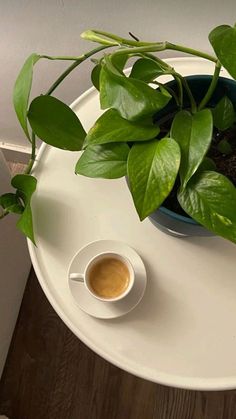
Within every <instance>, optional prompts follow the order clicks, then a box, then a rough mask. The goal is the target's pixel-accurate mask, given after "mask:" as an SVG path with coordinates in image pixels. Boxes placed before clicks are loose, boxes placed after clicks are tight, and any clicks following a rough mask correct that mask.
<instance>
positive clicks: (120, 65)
mask: <svg viewBox="0 0 236 419" xmlns="http://www.w3.org/2000/svg"><path fill="white" fill-rule="evenodd" d="M128 58H129V55H128V54H122V55H111V62H112V64H113V65H114V66H115V67H116V68H117V70H119V71H121V72H122V71H123V70H124V67H125V64H126V62H127V60H128Z"/></svg>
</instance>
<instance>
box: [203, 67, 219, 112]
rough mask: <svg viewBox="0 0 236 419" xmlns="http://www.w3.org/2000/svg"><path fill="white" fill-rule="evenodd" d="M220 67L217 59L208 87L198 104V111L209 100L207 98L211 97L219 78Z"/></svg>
mask: <svg viewBox="0 0 236 419" xmlns="http://www.w3.org/2000/svg"><path fill="white" fill-rule="evenodd" d="M220 69H221V64H220V62H219V61H217V63H216V66H215V71H214V74H213V77H212V80H211V84H210V86H209V88H208V91H207V92H206V94H205V96H204V98H203V99H202V101H201V103H200V105H199V106H198V110H199V111H200V110H201V109H203V108H204V107H205V106H206V105H207V103H208V102H209V100H210V99H211V97H212V94H213V93H214V91H215V88H216V85H217V82H218V79H219V75H220Z"/></svg>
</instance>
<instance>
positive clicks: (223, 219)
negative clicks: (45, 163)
mask: <svg viewBox="0 0 236 419" xmlns="http://www.w3.org/2000/svg"><path fill="white" fill-rule="evenodd" d="M130 35H131V38H130V39H123V38H121V37H119V36H116V35H113V34H110V33H107V32H102V31H95V30H94V31H86V32H84V33H83V34H82V38H84V39H86V40H90V41H94V42H97V43H98V44H99V46H98V47H97V48H95V49H93V50H91V51H89V52H88V53H86V54H83V55H81V56H79V57H77V56H75V57H50V56H46V55H38V54H32V55H31V56H30V57H29V58H28V59H27V60H26V62H25V64H24V65H23V68H22V70H21V71H20V74H19V76H18V78H17V80H16V83H15V87H14V106H15V110H16V114H17V117H18V119H19V122H20V124H21V126H22V128H23V130H24V132H25V134H26V136H27V138H28V139H29V141H30V142H31V145H32V154H31V159H30V161H29V164H28V166H27V168H26V170H25V174H23V175H16V176H15V177H14V178H13V179H12V186H13V187H14V188H15V193H5V194H3V195H2V196H1V198H0V204H1V206H2V214H1V216H0V217H1V218H4V217H5V216H6V215H7V214H9V213H11V212H13V213H19V215H20V217H19V220H18V227H19V228H20V229H21V230H22V231H23V233H24V234H26V236H27V237H29V238H30V239H31V240H32V241H33V242H34V233H33V222H32V213H31V206H30V202H31V197H32V194H33V192H34V191H35V188H36V183H37V180H36V179H35V177H33V176H32V175H31V170H32V167H33V163H34V161H35V149H36V138H37V137H38V138H40V139H42V140H43V141H44V142H45V143H47V144H49V145H51V146H54V147H58V148H61V149H65V150H71V151H79V150H83V152H82V154H81V155H80V157H79V159H78V162H77V164H76V167H75V173H76V174H80V175H84V176H89V177H91V178H97V177H102V178H106V179H114V178H119V177H122V176H127V183H128V186H129V188H130V191H131V194H132V197H133V201H134V205H135V207H136V210H137V212H138V215H139V217H140V220H143V219H144V218H146V217H148V216H150V217H151V219H152V221H154V222H155V223H157V224H158V225H159V227H160V228H162V229H163V228H164V229H166V230H167V231H168V232H171V233H172V232H174V234H175V233H177V234H180V235H186V234H208V232H210V233H213V234H216V235H220V236H222V237H224V238H226V239H228V240H231V241H233V242H236V189H235V185H236V164H235V162H236V136H235V133H236V128H235V106H236V83H235V82H234V81H232V80H229V79H223V78H221V77H220V70H221V68H222V66H223V67H224V68H225V69H226V70H227V71H228V72H229V74H230V75H231V76H232V77H233V78H234V79H235V78H236V62H235V54H236V27H231V26H229V25H222V26H219V27H217V28H215V29H213V30H212V31H211V32H210V34H209V40H210V43H211V45H212V47H213V50H214V53H215V54H214V55H209V54H206V53H204V52H201V51H198V50H193V49H191V48H188V47H185V46H181V45H175V44H172V43H169V42H142V41H140V40H139V39H137V38H136V37H135V36H134V35H132V34H130ZM105 49H108V51H106V52H105V53H104V51H103V50H105ZM164 50H174V51H182V52H184V53H189V54H191V55H194V56H197V57H202V58H204V59H206V60H210V61H212V62H213V63H214V64H215V69H214V73H213V74H212V76H200V77H197V76H194V77H190V78H187V77H183V76H182V75H181V74H179V73H178V72H176V71H175V69H174V68H172V67H171V66H170V65H169V64H168V63H166V62H165V61H163V60H162V59H161V58H160V56H159V54H158V56H157V54H156V53H159V52H161V51H164ZM101 52H102V54H100V56H97V55H96V58H94V55H95V54H98V53H101ZM90 57H92V59H91V61H92V62H93V69H92V71H91V79H92V82H93V84H94V86H95V87H96V88H97V89H98V90H99V95H100V104H101V109H102V110H104V113H103V114H102V116H101V117H99V118H98V120H97V121H96V122H95V124H94V126H93V127H92V128H91V129H90V130H89V132H88V133H86V132H85V130H84V128H83V126H82V124H81V122H80V121H79V119H78V118H77V116H76V115H75V114H74V112H73V111H72V110H71V109H70V107H68V106H67V105H66V104H64V103H63V102H61V101H60V100H58V99H56V98H55V97H53V96H52V93H53V92H54V90H55V89H56V87H57V86H58V85H59V84H60V83H61V82H62V81H63V80H64V79H65V77H66V76H67V75H68V74H69V73H70V72H71V71H72V70H74V69H75V68H76V67H77V66H78V65H80V64H81V63H82V62H83V61H85V60H86V59H89V58H90ZM42 58H45V59H49V60H70V61H72V64H71V65H70V67H69V68H68V69H67V70H66V71H65V72H64V73H63V74H62V75H61V76H60V77H59V78H58V79H57V80H56V81H55V83H54V84H53V85H52V86H51V87H50V88H49V90H48V91H47V92H46V93H45V94H43V95H41V96H38V97H36V98H34V99H33V100H32V102H31V103H30V104H29V96H30V90H31V84H32V74H33V67H34V65H35V64H36V62H37V61H38V60H39V59H42ZM131 58H132V60H133V61H132V62H133V65H132V68H131V71H130V73H129V74H127V72H124V67H125V66H126V65H127V64H129V59H131ZM167 74H168V75H171V76H172V78H173V81H172V82H171V83H167V84H164V85H163V84H162V83H161V76H163V75H167ZM72 170H73V168H72ZM78 181H79V180H78ZM179 222H180V224H179V225H178V223H179ZM169 223H170V224H169ZM190 227H191V228H190Z"/></svg>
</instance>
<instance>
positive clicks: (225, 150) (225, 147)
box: [217, 138, 233, 155]
mask: <svg viewBox="0 0 236 419" xmlns="http://www.w3.org/2000/svg"><path fill="white" fill-rule="evenodd" d="M217 150H219V152H220V153H222V154H225V155H229V154H231V153H232V152H233V149H232V147H231V145H230V143H229V142H228V141H227V140H226V139H225V138H223V140H221V141H220V142H219V143H218V144H217Z"/></svg>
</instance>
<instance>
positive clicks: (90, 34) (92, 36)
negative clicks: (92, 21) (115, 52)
mask: <svg viewBox="0 0 236 419" xmlns="http://www.w3.org/2000/svg"><path fill="white" fill-rule="evenodd" d="M80 36H81V38H83V39H87V40H88V41H92V42H98V43H99V44H102V45H108V46H109V45H110V46H111V47H112V46H119V43H118V42H116V41H109V39H107V38H106V37H104V36H102V35H99V34H96V32H94V31H93V30H88V31H85V32H83V33H81V35H80Z"/></svg>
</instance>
